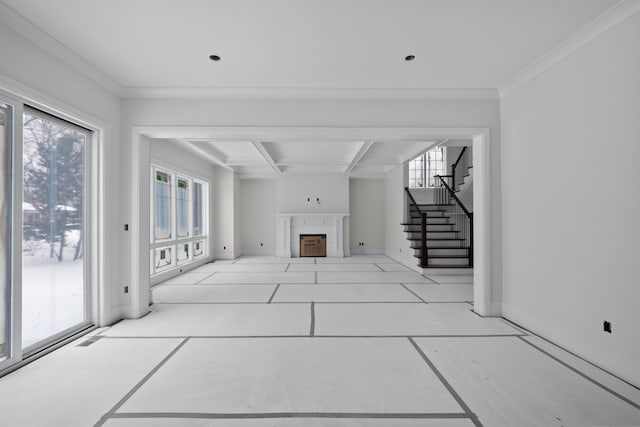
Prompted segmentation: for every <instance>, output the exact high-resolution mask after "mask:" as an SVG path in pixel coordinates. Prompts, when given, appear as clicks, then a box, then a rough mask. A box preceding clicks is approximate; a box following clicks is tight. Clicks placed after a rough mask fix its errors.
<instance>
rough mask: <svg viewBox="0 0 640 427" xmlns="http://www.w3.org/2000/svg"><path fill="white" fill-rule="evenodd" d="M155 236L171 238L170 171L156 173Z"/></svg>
mask: <svg viewBox="0 0 640 427" xmlns="http://www.w3.org/2000/svg"><path fill="white" fill-rule="evenodd" d="M155 176H156V183H155V192H154V195H155V200H154V202H155V224H156V227H155V238H156V240H163V239H170V238H171V176H170V175H169V174H168V173H165V172H160V171H157V172H156V173H155Z"/></svg>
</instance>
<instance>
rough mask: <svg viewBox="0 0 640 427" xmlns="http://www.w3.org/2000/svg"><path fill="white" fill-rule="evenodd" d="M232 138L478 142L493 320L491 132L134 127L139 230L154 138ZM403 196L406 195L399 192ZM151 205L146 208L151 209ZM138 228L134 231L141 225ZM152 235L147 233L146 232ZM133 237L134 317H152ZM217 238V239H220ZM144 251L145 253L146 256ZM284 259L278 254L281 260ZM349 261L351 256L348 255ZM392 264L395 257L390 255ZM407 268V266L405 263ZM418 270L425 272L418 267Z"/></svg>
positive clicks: (480, 221) (480, 293)
mask: <svg viewBox="0 0 640 427" xmlns="http://www.w3.org/2000/svg"><path fill="white" fill-rule="evenodd" d="M212 136H213V137H216V138H221V139H222V138H230V140H268V139H270V138H277V139H278V140H293V141H302V140H305V139H308V140H318V139H321V140H332V139H335V140H342V141H343V140H344V139H345V138H346V139H352V140H356V141H368V140H373V141H375V140H389V139H392V140H398V141H402V140H405V141H431V140H433V139H434V138H436V139H441V138H452V139H472V140H473V143H472V147H473V150H474V151H473V154H474V169H476V170H475V172H474V173H475V176H474V181H475V186H474V223H475V224H476V226H475V227H474V236H475V244H476V250H475V256H474V267H475V268H474V273H475V274H474V298H477V299H476V300H475V302H474V309H475V311H476V312H477V313H478V314H481V315H491V314H492V312H493V310H492V306H491V233H490V231H491V230H490V220H491V203H490V201H491V199H490V191H489V187H490V185H491V175H490V170H491V165H490V164H489V159H490V151H491V150H490V146H491V143H490V142H491V141H490V132H489V129H488V128H430V127H298V126H288V127H276V126H274V127H241V126H238V127H216V126H209V127H189V126H178V127H176V126H156V127H154V126H144V127H133V128H132V134H131V156H132V180H133V182H132V208H131V209H132V218H133V221H134V223H135V224H138V225H141V224H147V223H148V221H149V194H148V193H146V192H144V191H147V192H148V191H149V185H148V182H147V181H148V178H147V177H148V170H149V167H150V157H149V138H178V139H179V138H207V137H212ZM398 191H402V189H399V190H398ZM145 205H146V206H145ZM135 224H134V225H135ZM143 228H145V229H146V227H143ZM133 230H134V233H133V234H132V239H133V241H132V245H131V246H132V254H131V265H132V271H131V285H130V290H131V293H132V300H131V303H132V313H131V315H132V317H136V318H137V317H141V316H143V315H145V314H146V313H147V312H148V311H149V275H148V273H147V274H146V277H145V275H143V274H141V270H140V266H144V267H145V269H144V271H145V272H146V267H147V266H148V265H149V259H148V257H149V251H148V250H147V249H148V230H144V231H142V230H140V229H139V227H138V230H137V231H136V228H135V226H134V228H133ZM214 238H215V236H212V239H214ZM141 248H144V250H140V249H141ZM213 255H214V259H235V258H236V257H237V256H236V252H235V250H234V253H233V254H228V255H218V254H215V253H214V254H213ZM276 255H278V254H276ZM344 255H345V256H348V255H349V254H348V253H347V252H346V251H345V253H344ZM387 255H388V256H389V257H390V258H392V259H395V257H393V256H391V255H389V254H387ZM401 263H402V264H403V265H406V264H404V262H402V261H401ZM408 267H409V268H411V269H412V270H415V271H418V272H420V270H419V269H417V268H416V267H411V266H408Z"/></svg>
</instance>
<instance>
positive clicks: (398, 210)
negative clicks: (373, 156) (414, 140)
mask: <svg viewBox="0 0 640 427" xmlns="http://www.w3.org/2000/svg"><path fill="white" fill-rule="evenodd" d="M384 182H385V188H384V191H385V252H384V253H385V255H387V256H388V257H390V258H393V259H395V260H396V261H398V262H401V263H402V264H404V265H406V266H407V267H410V268H413V269H415V270H416V271H422V270H420V269H418V267H417V265H418V259H417V258H416V257H414V251H413V249H411V244H410V242H409V241H408V240H407V236H406V233H405V232H404V231H403V230H404V227H402V226H401V225H400V224H402V223H403V222H406V218H405V206H406V203H407V202H406V199H405V197H406V196H405V191H404V188H405V187H406V186H407V184H408V174H407V166H406V165H403V166H398V167H396V168H394V169H392V170H391V171H389V172H388V173H387V175H386V176H385V180H384Z"/></svg>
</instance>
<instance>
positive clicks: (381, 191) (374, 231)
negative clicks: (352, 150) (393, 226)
mask: <svg viewBox="0 0 640 427" xmlns="http://www.w3.org/2000/svg"><path fill="white" fill-rule="evenodd" d="M349 207H350V208H349V211H350V214H351V215H350V216H349V223H350V226H351V229H350V231H351V236H350V246H351V254H373V253H375V254H381V253H384V248H385V180H384V178H383V177H380V178H351V179H350V180H349ZM358 243H364V245H363V246H358Z"/></svg>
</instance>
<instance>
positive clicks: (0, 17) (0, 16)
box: [0, 1, 125, 96]
mask: <svg viewBox="0 0 640 427" xmlns="http://www.w3.org/2000/svg"><path fill="white" fill-rule="evenodd" d="M0 22H1V23H3V24H4V25H6V26H7V27H9V28H10V29H12V30H13V31H15V32H16V33H18V34H19V35H21V36H22V37H24V38H25V39H27V40H29V41H30V42H32V43H33V44H35V45H36V46H38V47H40V48H42V49H43V50H45V51H46V52H49V53H51V54H52V55H53V56H55V57H57V58H58V59H60V60H61V61H62V62H64V63H65V64H67V65H69V66H70V67H71V68H73V69H75V70H77V71H79V72H80V73H82V74H84V75H85V76H86V77H88V78H89V79H91V80H92V81H94V82H96V83H98V84H99V85H101V86H102V87H104V88H105V89H107V90H108V91H110V92H111V93H113V94H115V95H118V96H123V95H124V93H125V91H124V88H123V87H122V86H121V85H119V84H118V83H116V82H115V81H114V80H113V79H112V78H111V77H109V76H107V75H106V74H104V73H103V72H102V71H100V70H99V69H98V68H96V67H95V66H93V65H92V64H91V63H89V62H87V61H86V60H85V59H83V58H82V57H81V56H80V55H78V54H77V53H75V52H73V51H72V50H71V49H69V48H68V47H66V46H65V45H63V44H62V43H60V42H59V41H58V40H56V39H55V38H53V37H51V35H49V34H48V33H46V32H44V31H42V30H41V29H40V28H39V27H38V26H36V25H34V24H33V23H32V22H31V21H29V20H28V19H26V18H24V17H23V16H22V15H20V14H19V13H17V12H16V11H14V10H13V9H11V8H10V7H9V6H7V5H6V4H4V3H3V2H1V1H0Z"/></svg>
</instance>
